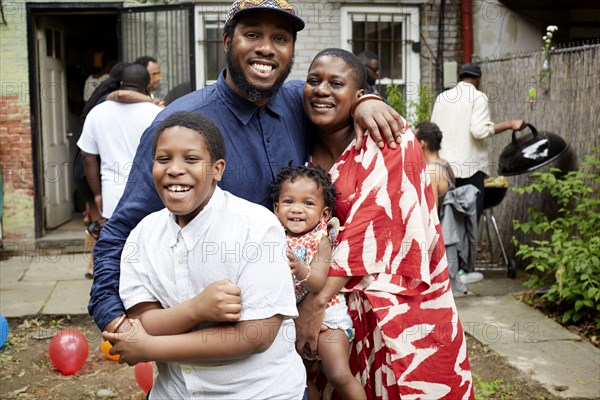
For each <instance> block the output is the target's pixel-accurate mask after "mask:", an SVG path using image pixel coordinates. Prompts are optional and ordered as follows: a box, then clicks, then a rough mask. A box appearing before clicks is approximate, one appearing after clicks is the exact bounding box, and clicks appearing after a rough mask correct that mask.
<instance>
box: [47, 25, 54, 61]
mask: <svg viewBox="0 0 600 400" xmlns="http://www.w3.org/2000/svg"><path fill="white" fill-rule="evenodd" d="M53 46H54V39H52V30H51V29H46V56H48V57H52V54H53V53H54V51H52V47H53Z"/></svg>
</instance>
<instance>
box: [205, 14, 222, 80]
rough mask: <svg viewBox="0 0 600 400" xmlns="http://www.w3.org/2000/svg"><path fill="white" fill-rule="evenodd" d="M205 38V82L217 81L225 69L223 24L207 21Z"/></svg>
mask: <svg viewBox="0 0 600 400" xmlns="http://www.w3.org/2000/svg"><path fill="white" fill-rule="evenodd" d="M204 37H205V38H206V39H205V42H206V47H205V52H206V53H205V59H206V67H205V68H206V70H205V77H206V78H205V80H206V81H215V80H217V79H218V77H219V72H221V70H222V69H223V68H225V53H224V52H223V44H222V37H223V22H222V21H221V22H219V21H205V30H204ZM205 83H206V82H205Z"/></svg>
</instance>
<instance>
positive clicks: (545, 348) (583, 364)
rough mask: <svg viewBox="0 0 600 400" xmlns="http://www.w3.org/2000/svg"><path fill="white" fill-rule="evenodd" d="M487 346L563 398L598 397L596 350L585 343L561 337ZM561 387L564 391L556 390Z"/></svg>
mask: <svg viewBox="0 0 600 400" xmlns="http://www.w3.org/2000/svg"><path fill="white" fill-rule="evenodd" d="M490 347H491V348H492V349H493V350H494V351H496V352H498V353H499V354H502V355H510V357H508V358H507V360H508V362H509V363H510V364H512V365H513V366H514V367H516V368H517V369H519V370H521V371H523V372H525V373H528V374H530V376H531V377H533V379H535V380H537V381H539V382H540V383H541V384H542V385H544V387H545V388H546V389H548V391H549V392H551V393H553V394H554V395H556V396H559V397H563V398H572V397H583V398H587V399H598V398H599V397H600V350H598V348H596V347H594V346H592V345H591V344H589V343H587V342H582V341H573V340H564V341H555V340H552V341H548V342H538V343H517V344H502V343H497V344H494V345H490ZM557 385H558V386H562V387H563V388H567V389H566V390H561V391H557V390H556V387H557Z"/></svg>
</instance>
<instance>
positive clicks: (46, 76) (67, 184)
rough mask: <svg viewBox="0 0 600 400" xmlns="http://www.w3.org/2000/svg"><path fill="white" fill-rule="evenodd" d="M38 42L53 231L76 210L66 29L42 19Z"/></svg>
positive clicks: (48, 217)
mask: <svg viewBox="0 0 600 400" xmlns="http://www.w3.org/2000/svg"><path fill="white" fill-rule="evenodd" d="M37 41H38V43H37V51H38V60H39V71H38V73H39V83H40V87H39V93H40V96H39V99H40V100H39V101H40V112H41V134H42V160H43V166H42V174H43V175H42V176H43V190H44V198H43V207H44V216H45V226H46V229H52V228H56V227H57V226H59V225H61V224H63V223H65V222H67V221H69V220H70V219H71V208H72V207H71V163H70V156H69V154H70V152H69V137H68V135H69V134H68V133H67V84H66V71H65V49H64V29H63V27H62V24H61V23H60V21H58V20H56V19H53V18H50V17H40V18H39V19H38V23H37Z"/></svg>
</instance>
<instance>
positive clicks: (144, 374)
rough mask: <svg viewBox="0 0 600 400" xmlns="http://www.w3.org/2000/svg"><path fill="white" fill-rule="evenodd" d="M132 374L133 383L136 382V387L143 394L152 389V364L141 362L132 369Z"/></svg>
mask: <svg viewBox="0 0 600 400" xmlns="http://www.w3.org/2000/svg"><path fill="white" fill-rule="evenodd" d="M133 372H134V374H135V381H136V382H137V384H138V386H139V387H140V388H141V389H142V390H143V391H144V393H148V392H149V391H150V389H152V384H153V383H154V373H153V371H152V363H151V362H143V363H139V364H136V365H135V367H134V368H133Z"/></svg>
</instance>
